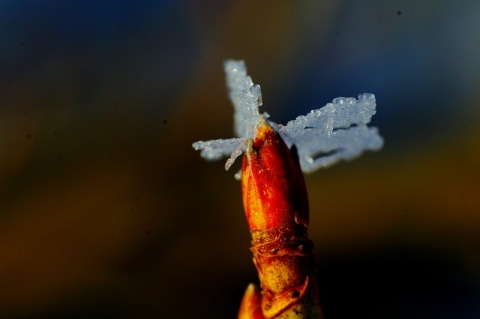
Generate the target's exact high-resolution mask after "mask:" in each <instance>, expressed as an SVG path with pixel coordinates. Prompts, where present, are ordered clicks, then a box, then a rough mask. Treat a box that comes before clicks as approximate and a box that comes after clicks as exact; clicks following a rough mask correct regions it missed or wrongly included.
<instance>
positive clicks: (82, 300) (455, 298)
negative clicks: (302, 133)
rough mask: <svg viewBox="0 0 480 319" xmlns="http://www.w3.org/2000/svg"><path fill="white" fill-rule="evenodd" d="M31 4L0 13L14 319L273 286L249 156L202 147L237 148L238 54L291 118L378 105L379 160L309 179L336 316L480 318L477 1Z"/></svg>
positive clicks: (180, 310)
mask: <svg viewBox="0 0 480 319" xmlns="http://www.w3.org/2000/svg"><path fill="white" fill-rule="evenodd" d="M467 2H468V1H467ZM19 3H22V4H24V6H21V5H14V4H10V5H8V6H7V5H6V4H4V5H0V6H3V7H1V8H0V11H1V12H4V13H3V14H4V15H5V17H4V18H5V19H3V22H2V23H3V24H4V28H2V29H3V30H8V31H4V33H5V34H4V35H2V36H3V37H4V38H5V39H6V40H5V41H3V43H4V44H3V45H2V46H4V47H3V49H4V50H3V52H4V55H5V58H4V59H3V61H4V62H0V64H1V65H0V72H1V73H0V74H2V75H3V76H2V80H1V81H0V104H1V106H0V132H1V134H0V145H2V149H3V152H2V155H1V156H0V254H1V255H0V256H1V257H0V318H231V317H235V316H236V313H237V310H238V307H239V304H240V299H241V297H242V295H243V292H244V289H246V287H247V285H248V284H249V283H250V282H257V277H256V273H255V269H254V266H253V264H252V262H251V258H252V256H251V252H250V251H249V246H250V234H249V232H248V227H247V222H246V220H245V217H244V212H243V207H242V200H241V194H240V185H239V183H238V181H236V180H235V179H234V178H233V175H234V173H235V172H236V171H237V170H238V169H239V163H238V162H239V161H238V160H237V163H236V164H235V165H234V167H232V168H231V169H230V171H228V172H225V171H224V168H223V167H224V162H213V163H210V162H206V161H204V160H203V159H201V158H200V156H199V154H198V153H196V152H195V151H194V150H193V149H192V147H191V144H192V143H193V142H195V141H198V140H209V139H215V138H229V137H232V130H233V121H232V113H233V111H232V107H231V105H230V102H229V101H228V97H227V91H226V87H225V83H224V78H223V71H222V61H223V60H224V59H226V58H241V59H245V61H246V64H247V67H248V69H249V73H250V75H251V76H252V78H253V81H254V82H255V83H259V84H260V85H261V86H262V92H263V101H264V103H265V108H264V109H263V110H264V111H267V112H269V114H270V115H271V118H272V120H274V121H277V120H278V122H282V123H284V122H286V121H285V120H284V119H286V118H293V117H294V116H297V115H301V114H305V113H306V112H308V111H309V110H310V109H313V108H318V107H321V106H322V105H324V104H326V103H328V102H330V101H331V99H332V98H334V97H336V96H338V95H341V94H343V95H345V96H353V95H355V94H358V93H362V92H364V91H371V92H372V93H375V94H376V95H377V109H378V114H377V115H375V116H374V119H373V125H374V126H377V127H378V128H379V131H380V132H381V134H382V135H383V136H384V138H385V147H384V149H383V150H381V151H379V152H376V153H367V154H365V155H363V157H362V158H360V159H357V160H355V161H353V162H347V163H341V164H338V165H336V166H334V167H332V168H329V169H326V170H321V171H319V172H316V173H314V174H311V175H308V176H306V183H307V187H308V192H309V200H310V230H309V234H310V237H311V239H312V240H313V241H314V242H315V253H316V256H317V259H318V264H319V266H318V271H319V273H318V277H319V287H320V290H321V295H322V303H323V306H324V310H325V316H326V318H328V319H330V318H352V317H353V316H354V315H355V317H356V318H429V317H433V316H436V318H476V317H478V316H480V307H479V306H478V305H480V271H479V269H480V251H479V249H478V246H479V245H480V236H479V234H480V196H478V194H479V189H480V169H479V163H480V150H479V147H478V146H479V141H480V132H479V130H478V127H479V125H480V113H479V111H478V110H479V109H480V95H479V94H478V84H479V83H480V76H479V74H480V71H479V70H480V69H479V65H480V64H479V60H478V55H476V56H477V59H476V60H475V59H472V58H471V56H472V55H473V53H472V52H480V51H478V48H479V47H478V45H475V42H471V41H470V40H471V39H472V37H471V36H470V35H471V34H472V33H473V34H476V32H474V31H472V30H476V29H475V26H476V22H475V21H480V19H479V20H475V19H473V18H474V16H473V15H474V12H475V10H473V9H474V8H477V7H478V5H476V4H475V3H474V2H472V1H470V2H468V6H467V5H466V7H465V9H462V8H456V7H455V8H454V6H451V5H449V4H448V3H447V2H446V1H441V2H440V3H439V4H438V5H436V6H434V7H427V6H426V5H421V4H416V3H414V2H413V1H398V2H396V3H395V4H375V3H370V4H367V3H366V2H365V3H364V2H361V3H362V5H360V4H357V5H352V7H350V6H349V5H347V4H346V3H344V2H341V1H330V2H321V3H317V2H305V3H302V4H294V3H287V2H282V3H275V4H273V3H272V2H265V3H263V2H262V3H256V2H255V3H254V2H252V1H247V2H240V1H227V2H225V3H222V4H217V3H213V2H207V3H205V4H203V3H202V4H201V5H200V4H199V3H194V2H193V1H183V2H179V3H174V2H170V1H160V2H159V3H158V4H155V6H154V5H153V4H147V3H146V2H142V1H140V2H138V3H131V4H129V5H120V4H116V3H114V2H108V3H107V4H102V5H98V4H95V3H94V2H90V1H87V2H86V3H85V4H82V5H79V4H71V5H66V4H65V5H45V6H42V5H39V4H34V2H31V1H20V2H19ZM70 6H72V7H70ZM454 9H455V10H457V11H454ZM463 10H465V11H463ZM399 12H400V13H399ZM7 13H8V14H9V15H10V16H11V17H14V18H9V16H7ZM464 14H465V15H464ZM446 15H448V17H446ZM462 19H463V20H462ZM458 21H464V23H467V22H468V23H467V24H466V25H464V24H455V23H457V22H458ZM465 21H466V22H465ZM347 22H348V23H347ZM7 27H8V29H7ZM436 30H442V32H443V31H445V32H444V37H443V38H437V36H438V34H437V33H436ZM459 30H460V31H462V30H464V34H465V35H464V37H463V38H462V37H458V36H456V34H457V33H458V32H460V31H459ZM357 32H358V34H357ZM460 33H461V32H460ZM425 39H430V40H429V41H431V42H428V43H427V44H425V43H424V42H423V41H424V40H425ZM7 40H8V41H7ZM425 41H426V40H425ZM445 41H446V42H445ZM449 41H450V42H449ZM457 41H458V42H457ZM364 42H365V43H364ZM362 43H364V44H362ZM454 48H464V49H465V50H463V49H462V50H458V52H457V51H456V50H454ZM439 49H442V50H443V51H445V50H446V51H447V52H446V53H443V54H444V55H441V53H439V52H440V51H441V50H439ZM448 49H451V50H452V51H448ZM467 49H468V50H467ZM475 50H477V51H475ZM399 52H400V53H399ZM412 52H413V53H412ZM417 53H418V55H416V54H417ZM405 54H407V57H406V58H405V59H403V57H404V56H405ZM408 54H413V55H408ZM448 57H452V58H451V59H450V58H448ZM416 59H418V60H416ZM426 62H430V63H431V64H427V65H426V66H425V64H424V63H426ZM467 62H468V63H467ZM359 66H362V67H359ZM320 69H321V70H322V71H318V72H317V70H320ZM323 70H325V71H324V72H323ZM475 70H476V71H475ZM319 90H325V91H321V92H320V93H321V94H324V97H322V98H319V97H318V96H317V95H318V94H319V93H318V91H319ZM337 92H341V93H339V94H337ZM343 92H344V93H343ZM330 94H331V95H332V96H331V95H330ZM312 99H313V100H315V102H314V103H313V105H312V102H311V101H312ZM454 102H455V103H454ZM457 102H458V103H457ZM395 103H397V104H395ZM292 114H293V115H292Z"/></svg>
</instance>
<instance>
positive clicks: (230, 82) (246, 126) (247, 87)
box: [224, 60, 262, 137]
mask: <svg viewBox="0 0 480 319" xmlns="http://www.w3.org/2000/svg"><path fill="white" fill-rule="evenodd" d="M224 70H225V74H226V75H227V86H228V90H229V97H230V100H231V101H232V104H233V107H234V108H235V116H234V120H235V134H236V135H237V136H238V137H253V136H255V133H256V131H257V123H258V120H259V118H260V113H259V111H258V107H259V106H261V105H262V93H261V91H260V85H258V84H256V85H255V84H253V82H252V79H251V78H250V77H249V76H248V75H247V68H246V67H245V62H243V61H234V60H227V61H225V64H224Z"/></svg>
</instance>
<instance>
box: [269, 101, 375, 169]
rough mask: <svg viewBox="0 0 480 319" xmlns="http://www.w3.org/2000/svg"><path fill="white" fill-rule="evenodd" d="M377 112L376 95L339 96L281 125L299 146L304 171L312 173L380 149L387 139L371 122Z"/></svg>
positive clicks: (285, 136)
mask: <svg viewBox="0 0 480 319" xmlns="http://www.w3.org/2000/svg"><path fill="white" fill-rule="evenodd" d="M374 114H375V96H374V95H373V94H367V93H366V94H360V95H359V96H358V100H356V99H354V98H336V99H334V100H333V102H332V103H328V104H327V105H325V106H324V107H322V108H320V109H318V110H313V111H311V112H310V113H308V114H307V115H306V116H299V117H297V119H295V120H293V121H290V122H288V124H287V125H285V126H283V125H277V130H278V132H279V133H280V135H281V136H282V137H283V139H284V140H285V141H286V142H287V144H288V145H289V146H291V145H295V146H296V148H297V151H298V156H299V159H300V165H301V167H302V170H303V171H304V172H312V171H314V170H316V169H318V168H321V167H326V166H329V165H332V164H335V163H336V162H338V161H340V160H349V159H352V158H355V157H357V156H359V155H360V154H361V153H363V152H364V151H366V150H372V151H373V150H378V149H380V148H381V147H382V145H383V139H382V138H381V137H380V135H379V134H378V130H377V128H375V127H372V128H369V127H368V126H367V124H368V123H369V122H370V119H371V117H372V116H373V115H374Z"/></svg>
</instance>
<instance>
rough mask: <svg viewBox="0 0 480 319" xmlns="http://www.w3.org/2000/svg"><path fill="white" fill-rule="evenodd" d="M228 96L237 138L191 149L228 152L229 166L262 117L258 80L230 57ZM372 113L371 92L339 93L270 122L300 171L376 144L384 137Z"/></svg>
mask: <svg viewBox="0 0 480 319" xmlns="http://www.w3.org/2000/svg"><path fill="white" fill-rule="evenodd" d="M224 69H225V73H226V76H227V85H228V88H229V96H230V100H231V101H232V103H233V106H234V108H235V115H234V122H235V134H236V135H237V138H231V139H220V140H211V141H206V142H204V141H199V142H195V143H193V148H195V150H201V156H202V157H204V158H205V159H207V160H218V159H221V158H222V157H226V156H230V158H229V159H228V160H227V162H226V164H225V169H226V170H228V169H229V168H230V166H231V165H232V164H233V162H234V161H235V159H236V158H237V157H238V156H240V155H241V154H242V153H243V152H244V151H245V149H246V147H245V145H246V143H245V142H246V140H247V139H250V138H254V137H255V134H256V131H257V124H258V122H259V120H260V118H261V117H264V118H267V117H268V115H267V114H266V113H265V114H260V113H259V110H258V108H259V106H261V105H262V95H261V91H260V86H259V85H258V84H254V83H253V82H252V79H251V78H250V77H249V76H248V75H247V69H246V67H245V63H244V62H243V61H234V60H228V61H226V62H225V65H224ZM374 114H375V96H374V95H373V94H368V93H365V94H360V95H359V96H358V99H355V98H343V97H339V98H336V99H334V100H333V101H332V103H328V104H327V105H325V106H324V107H322V108H320V109H317V110H313V111H311V112H310V113H308V114H307V115H305V116H303V115H302V116H299V117H297V118H296V119H295V120H293V121H290V122H288V123H287V125H281V124H275V123H274V122H272V121H268V122H269V124H270V125H271V126H272V127H273V128H274V129H275V130H276V131H277V132H278V133H279V134H280V135H281V136H282V138H283V139H284V140H285V142H286V143H287V145H288V146H289V147H291V146H292V145H295V147H296V148H297V151H298V156H299V159H300V166H301V167H302V170H303V171H304V172H312V171H314V170H316V169H318V168H321V167H326V166H329V165H332V164H335V163H337V162H338V161H340V160H349V159H352V158H354V157H357V156H359V155H360V154H361V153H362V152H364V151H366V150H378V149H380V148H381V147H382V145H383V139H382V138H381V137H380V135H379V134H378V130H377V128H376V127H368V126H367V124H368V123H369V122H370V119H371V118H372V116H373V115H374Z"/></svg>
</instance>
